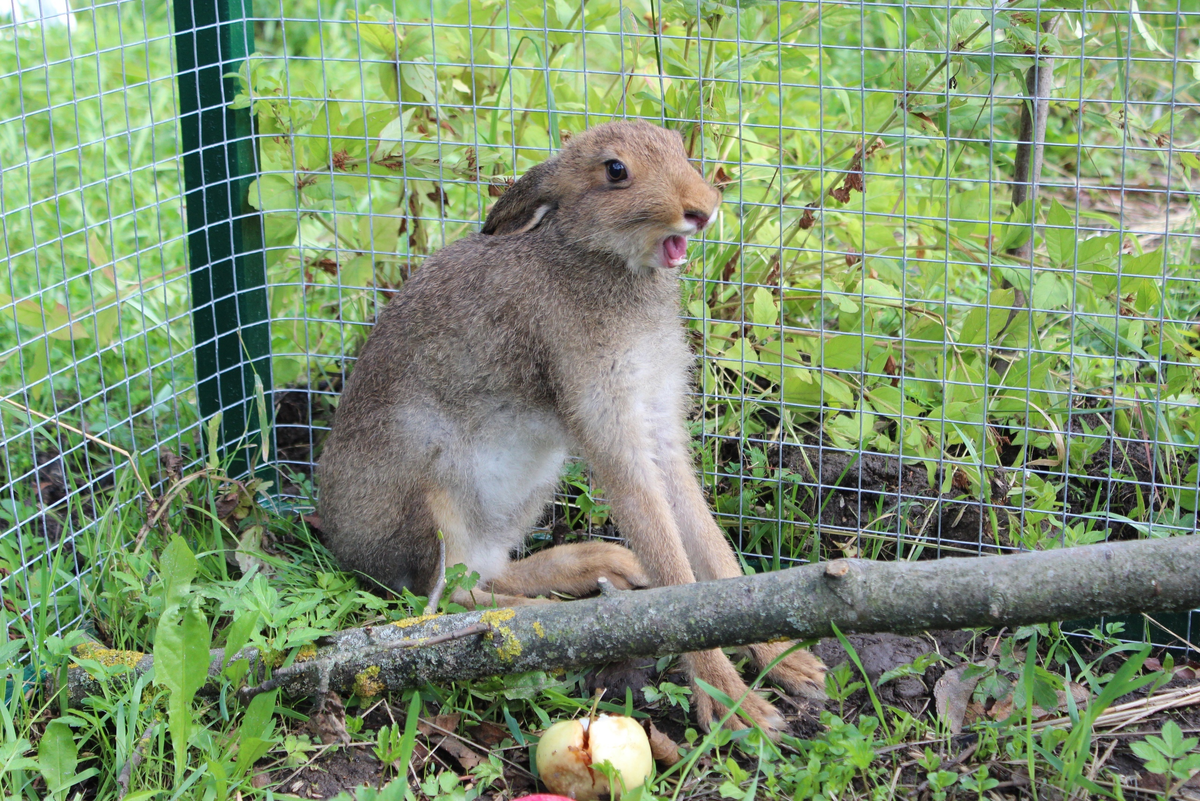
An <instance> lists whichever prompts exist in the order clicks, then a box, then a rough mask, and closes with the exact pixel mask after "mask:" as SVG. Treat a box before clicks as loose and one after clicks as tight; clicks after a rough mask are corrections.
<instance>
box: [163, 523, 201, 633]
mask: <svg viewBox="0 0 1200 801" xmlns="http://www.w3.org/2000/svg"><path fill="white" fill-rule="evenodd" d="M199 569H200V565H199V563H198V562H197V561H196V557H195V556H194V555H193V554H192V551H191V549H190V548H188V546H187V543H186V542H184V540H183V537H179V536H176V537H174V538H172V539H171V542H170V543H168V545H167V547H166V549H164V550H163V553H162V557H161V558H160V559H159V571H160V574H161V575H162V580H163V617H164V618H165V617H166V616H167V615H169V614H170V613H171V612H172V611H173V610H174V609H176V608H177V607H178V606H179V605H180V603H182V601H183V598H184V596H186V595H187V592H188V588H189V587H191V584H192V579H194V578H195V577H196V572H197V571H198V570H199Z"/></svg>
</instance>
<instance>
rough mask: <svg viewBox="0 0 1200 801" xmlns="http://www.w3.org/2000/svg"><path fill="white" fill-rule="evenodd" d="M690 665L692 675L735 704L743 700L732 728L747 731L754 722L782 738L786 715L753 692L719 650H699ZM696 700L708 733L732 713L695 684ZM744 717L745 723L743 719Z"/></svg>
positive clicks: (730, 722)
mask: <svg viewBox="0 0 1200 801" xmlns="http://www.w3.org/2000/svg"><path fill="white" fill-rule="evenodd" d="M686 661H687V665H688V668H689V671H690V672H691V674H692V676H693V677H694V678H697V679H701V680H703V681H705V682H707V683H708V684H711V685H712V686H713V687H715V688H716V689H718V690H720V691H721V692H723V693H725V694H726V695H728V696H729V697H730V698H732V699H733V700H734V701H735V702H736V701H737V700H738V699H742V702H741V704H740V705H738V708H737V715H735V716H733V717H731V718H730V719H729V720H728V721H726V724H725V725H727V726H729V727H730V728H732V729H744V728H746V723H747V722H749V723H752V724H754V725H756V726H758V727H759V728H761V729H762V730H763V731H764V732H766V733H767V735H768V736H770V737H771V738H772V739H775V738H778V737H779V735H780V734H781V733H782V732H783V730H784V729H785V728H786V726H787V722H786V721H785V720H784V719H783V715H781V714H779V711H778V710H777V709H775V707H773V706H771V705H770V704H769V703H767V702H766V701H764V700H763V699H762V698H761V697H760V696H759V695H757V694H756V693H753V692H750V688H749V687H747V686H746V682H744V681H742V677H741V676H740V675H738V672H737V669H736V668H734V666H733V663H731V662H730V661H729V658H728V657H727V656H725V654H723V653H722V652H721V651H719V650H713V651H699V652H696V653H691V654H688V655H687V656H686ZM692 701H693V703H694V704H695V705H696V721H697V722H698V723H699V724H700V725H701V726H703V727H704V729H705V730H708V729H709V728H710V727H711V726H712V724H713V723H714V722H715V721H718V720H720V719H721V718H722V717H724V716H725V713H726V712H728V711H729V710H728V709H727V708H726V707H725V705H724V704H722V703H721V702H719V701H717V700H716V699H715V698H713V697H712V696H710V695H709V694H708V693H706V692H704V690H702V689H701V688H700V687H699V686H698V685H696V684H695V683H694V682H693V684H692ZM739 716H740V717H741V718H744V720H741V719H739Z"/></svg>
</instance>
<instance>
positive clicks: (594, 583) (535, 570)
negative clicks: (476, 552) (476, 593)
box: [491, 542, 650, 598]
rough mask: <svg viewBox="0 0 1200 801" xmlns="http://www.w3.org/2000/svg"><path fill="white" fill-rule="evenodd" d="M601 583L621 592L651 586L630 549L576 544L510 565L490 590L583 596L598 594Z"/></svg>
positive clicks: (613, 544)
mask: <svg viewBox="0 0 1200 801" xmlns="http://www.w3.org/2000/svg"><path fill="white" fill-rule="evenodd" d="M600 579H607V580H608V581H609V582H610V583H611V584H612V586H613V587H615V588H616V589H619V590H629V589H635V588H638V587H648V586H650V578H649V577H648V576H647V575H646V571H645V570H644V569H643V568H642V563H641V562H639V561H638V558H637V557H636V556H634V554H633V551H631V550H629V549H628V548H623V547H621V546H620V545H616V544H615V543H611V542H574V543H568V544H566V545H558V546H555V547H553V548H547V549H545V550H543V551H538V552H537V553H535V554H533V555H532V556H528V557H526V558H524V559H521V560H519V561H516V562H510V563H509V564H508V567H507V568H506V569H505V571H504V572H503V573H502V574H500V575H499V576H498V577H496V579H495V580H493V581H492V582H491V588H492V589H494V590H496V591H497V592H502V593H506V594H510V595H523V596H526V597H530V598H532V597H534V596H538V595H547V596H548V595H550V594H551V593H562V594H564V595H573V596H580V595H590V594H592V593H594V592H596V591H597V590H598V589H599V588H600V583H599V582H600Z"/></svg>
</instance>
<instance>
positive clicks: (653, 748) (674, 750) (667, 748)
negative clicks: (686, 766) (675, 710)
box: [646, 720, 681, 768]
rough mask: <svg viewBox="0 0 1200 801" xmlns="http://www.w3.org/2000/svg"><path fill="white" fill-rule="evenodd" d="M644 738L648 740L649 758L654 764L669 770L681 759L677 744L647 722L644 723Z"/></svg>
mask: <svg viewBox="0 0 1200 801" xmlns="http://www.w3.org/2000/svg"><path fill="white" fill-rule="evenodd" d="M646 736H647V737H649V738H650V756H652V757H654V761H655V762H660V763H662V765H663V767H667V768H669V767H671V766H672V765H674V764H675V763H676V762H678V761H679V760H680V759H681V757H680V756H679V744H678V743H677V742H675V741H674V740H672V739H671V738H670V737H668V736H667V735H665V734H663V733H662V732H661V731H659V730H658V729H656V728H655V727H654V724H653V723H651V722H650V721H649V720H647V721H646Z"/></svg>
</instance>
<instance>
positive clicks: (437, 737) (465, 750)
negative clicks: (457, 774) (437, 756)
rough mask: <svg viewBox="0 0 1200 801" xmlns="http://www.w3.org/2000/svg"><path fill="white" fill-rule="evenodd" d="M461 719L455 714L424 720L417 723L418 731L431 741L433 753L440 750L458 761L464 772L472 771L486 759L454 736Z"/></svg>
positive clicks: (430, 747)
mask: <svg viewBox="0 0 1200 801" xmlns="http://www.w3.org/2000/svg"><path fill="white" fill-rule="evenodd" d="M460 717H461V716H460V715H457V714H454V715H437V716H435V717H432V718H429V719H428V720H426V719H424V718H422V719H421V720H419V721H417V731H419V732H420V733H421V734H423V735H425V736H426V737H427V738H428V739H429V749H430V751H431V752H432V751H436V750H437V749H439V748H440V749H442V750H443V751H445V752H446V753H447V754H449V755H450V756H452V757H454V758H455V759H457V760H458V763H459V764H460V765H462V768H463V770H471V769H472V768H474V767H475V766H476V765H478V764H479V763H480V762H483V759H484V758H483V756H482V755H481V754H480V753H479V752H478V751H477V750H476V749H474V748H472V747H471V746H469V745H467V744H466V743H464V742H463V741H462V740H461V739H459V738H458V737H456V736H454V731H455V730H456V729H457V728H458V721H459V720H460Z"/></svg>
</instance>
